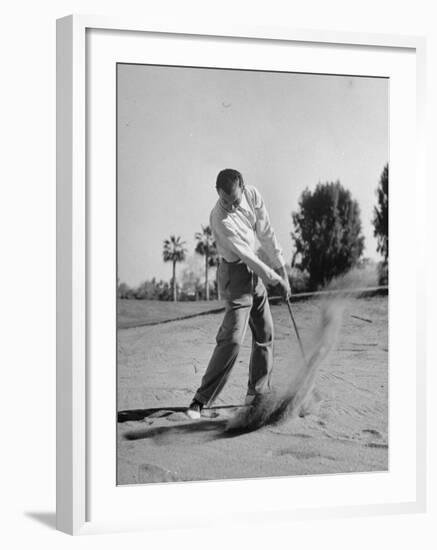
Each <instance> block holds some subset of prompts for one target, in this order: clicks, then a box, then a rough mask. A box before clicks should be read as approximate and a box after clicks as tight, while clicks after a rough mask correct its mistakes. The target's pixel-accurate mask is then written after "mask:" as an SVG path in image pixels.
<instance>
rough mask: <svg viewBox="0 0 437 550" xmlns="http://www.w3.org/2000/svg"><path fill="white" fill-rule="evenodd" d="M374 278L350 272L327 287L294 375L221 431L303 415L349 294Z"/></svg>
mask: <svg viewBox="0 0 437 550" xmlns="http://www.w3.org/2000/svg"><path fill="white" fill-rule="evenodd" d="M374 276H375V275H374V272H373V271H371V270H369V269H367V270H364V269H360V270H352V271H350V272H349V273H347V274H346V275H344V276H343V277H340V278H337V279H335V280H334V281H332V282H331V283H330V284H329V285H328V286H327V288H326V289H325V290H328V291H332V293H328V294H327V295H326V296H325V297H324V298H323V299H322V301H321V304H320V306H321V307H320V314H319V318H318V319H317V320H316V321H315V324H316V328H315V330H314V333H313V335H312V338H310V344H309V346H308V347H307V349H306V358H305V360H304V359H303V358H302V359H301V364H300V366H299V368H298V372H297V375H295V376H294V377H293V379H292V380H290V382H289V385H288V387H286V388H285V389H282V390H273V391H272V392H270V393H269V394H266V395H263V396H258V397H257V398H256V399H255V401H254V402H253V405H252V406H251V407H248V408H246V409H243V410H241V411H240V412H238V413H237V414H236V415H235V416H234V417H232V418H231V419H230V420H229V421H228V423H227V425H226V428H225V430H226V432H227V433H230V434H239V433H247V432H251V431H253V430H257V429H259V428H261V427H262V426H266V425H269V424H277V423H280V422H282V421H284V420H286V419H289V418H296V417H299V416H305V414H307V412H308V411H309V410H310V408H311V406H312V405H313V404H314V398H315V397H314V389H315V379H316V374H317V372H318V370H319V368H320V366H321V365H322V364H323V363H326V362H327V360H328V358H329V355H330V353H331V351H332V350H333V348H334V347H335V344H336V342H337V340H338V336H339V334H340V330H341V325H342V319H343V312H344V309H345V307H346V305H347V303H348V302H349V300H350V299H351V290H352V289H356V288H364V287H366V286H368V285H369V282H370V281H372V280H374ZM355 297H356V296H355ZM290 372H292V371H291V366H290Z"/></svg>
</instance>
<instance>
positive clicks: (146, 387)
mask: <svg viewBox="0 0 437 550" xmlns="http://www.w3.org/2000/svg"><path fill="white" fill-rule="evenodd" d="M153 306H154V308H155V309H156V307H158V306H159V304H158V303H154V304H153ZM293 311H294V313H295V317H296V321H297V324H298V326H299V329H300V332H301V336H302V339H303V341H304V345H305V344H306V345H307V346H308V345H309V341H310V339H311V335H312V334H313V332H314V324H315V322H316V321H317V319H318V317H319V314H320V302H319V301H317V300H308V301H306V302H299V303H296V304H294V305H293ZM272 314H273V319H274V323H275V332H276V337H275V367H274V373H273V378H272V383H273V386H274V387H276V388H280V387H283V386H284V385H285V384H287V382H288V381H289V380H290V378H291V377H292V376H294V375H295V374H296V369H297V368H298V366H299V365H300V354H299V348H298V345H297V341H296V337H295V335H294V333H293V332H292V330H291V326H290V320H289V314H288V311H287V308H286V306H285V305H276V306H272ZM357 317H358V318H357ZM221 318H222V315H221V314H218V315H217V314H212V315H203V316H200V317H196V318H190V319H185V320H180V321H172V322H170V323H166V324H161V325H154V326H143V327H137V328H129V329H124V330H119V331H118V404H117V408H118V411H119V422H118V449H117V453H118V454H117V458H118V472H117V480H118V483H119V484H134V483H152V482H155V483H156V482H169V481H191V480H212V479H238V478H257V477H273V476H292V475H309V474H330V473H347V472H370V471H385V470H387V469H388V299H387V297H381V296H377V297H372V298H360V299H353V300H351V301H350V302H348V304H347V306H346V310H345V312H344V323H343V327H342V330H341V333H340V336H339V339H338V341H337V344H336V345H335V347H334V349H333V351H332V353H331V355H330V356H329V359H328V360H327V361H326V362H325V363H324V364H322V365H321V367H320V369H319V372H318V373H317V375H316V381H315V385H316V388H317V391H318V393H319V394H320V397H321V402H320V404H319V407H318V411H317V413H316V414H310V415H308V416H306V417H304V418H293V419H290V420H287V421H286V422H284V423H282V424H280V425H276V426H265V427H263V428H261V429H259V430H257V431H254V432H251V433H248V434H243V435H238V436H233V437H231V436H230V435H229V434H224V433H223V429H224V426H225V425H226V422H227V421H228V420H229V418H230V417H231V416H233V415H234V414H235V413H236V411H238V409H237V408H232V407H230V406H238V405H241V404H242V403H243V400H244V396H245V392H246V386H247V365H248V360H249V354H250V332H249V333H248V334H247V335H246V339H245V341H244V343H243V346H242V349H241V353H240V356H239V358H238V360H237V363H236V365H235V367H234V370H233V372H232V374H231V377H230V380H229V382H228V384H227V385H226V387H225V389H224V390H223V392H222V393H221V394H220V396H219V398H218V399H217V401H216V403H215V406H216V407H215V408H212V409H210V410H208V411H205V416H204V417H202V418H201V419H200V420H198V421H192V420H189V419H188V418H187V417H186V416H185V414H184V412H183V410H184V407H186V406H187V405H188V404H189V402H190V400H191V398H192V396H193V394H194V392H195V390H196V388H197V386H198V384H199V381H200V378H201V376H202V374H203V372H204V370H205V368H206V365H207V362H208V360H209V357H210V354H211V352H212V349H213V347H214V344H215V334H216V331H217V328H218V326H219V324H220V321H221ZM366 320H370V321H371V322H367V321H366ZM294 365H295V366H294Z"/></svg>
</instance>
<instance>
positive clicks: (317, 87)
mask: <svg viewBox="0 0 437 550" xmlns="http://www.w3.org/2000/svg"><path fill="white" fill-rule="evenodd" d="M116 70H117V74H116V77H117V104H116V107H117V112H116V117H117V144H116V145H117V158H116V160H117V281H116V283H115V284H116V292H115V297H114V299H115V300H116V303H117V306H116V307H117V343H116V353H117V373H116V377H117V404H116V408H117V411H116V419H117V484H118V485H133V484H149V483H166V482H189V481H209V480H237V479H245V478H246V479H257V478H272V477H279V476H298V475H321V474H340V473H352V472H382V471H387V470H388V469H389V452H390V449H389V445H388V441H389V346H388V329H389V307H388V300H389V246H388V244H389V235H388V201H389V192H388V187H389V85H390V81H389V79H388V78H383V77H372V76H362V75H349V74H344V75H341V74H335V75H334V74H309V73H291V72H275V71H261V70H259V71H255V70H239V69H228V68H226V67H224V68H208V67H185V66H165V65H143V64H129V63H118V64H117V69H116Z"/></svg>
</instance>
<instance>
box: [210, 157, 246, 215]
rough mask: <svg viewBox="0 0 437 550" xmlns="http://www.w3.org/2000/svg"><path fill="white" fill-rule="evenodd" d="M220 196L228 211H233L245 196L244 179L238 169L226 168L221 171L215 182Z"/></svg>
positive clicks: (221, 202)
mask: <svg viewBox="0 0 437 550" xmlns="http://www.w3.org/2000/svg"><path fill="white" fill-rule="evenodd" d="M215 187H216V189H217V193H218V195H219V197H220V204H221V205H222V206H223V208H224V209H225V210H226V211H228V212H233V211H234V210H235V209H236V208H237V207H238V206H239V204H240V202H241V199H242V198H243V191H244V181H243V176H242V175H241V173H240V172H238V170H232V169H231V168H226V169H225V170H222V171H221V172H219V174H218V176H217V182H216V184H215Z"/></svg>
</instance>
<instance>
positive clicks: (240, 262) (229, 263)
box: [222, 257, 243, 265]
mask: <svg viewBox="0 0 437 550" xmlns="http://www.w3.org/2000/svg"><path fill="white" fill-rule="evenodd" d="M222 262H223V263H225V264H228V265H235V264H242V263H243V260H240V259H238V260H235V261H234V262H229V261H228V260H225V258H223V257H222Z"/></svg>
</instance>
